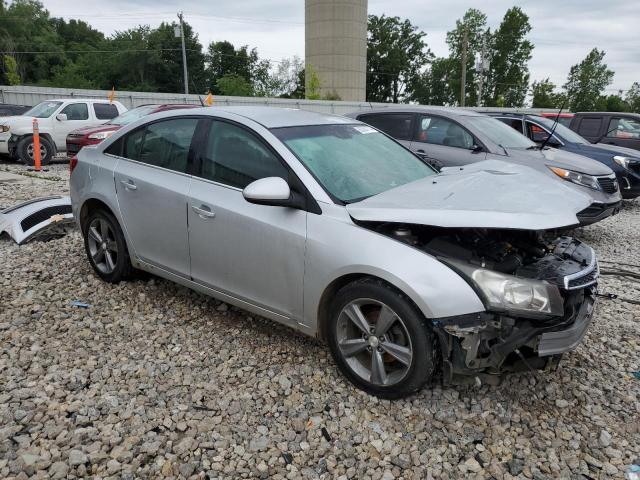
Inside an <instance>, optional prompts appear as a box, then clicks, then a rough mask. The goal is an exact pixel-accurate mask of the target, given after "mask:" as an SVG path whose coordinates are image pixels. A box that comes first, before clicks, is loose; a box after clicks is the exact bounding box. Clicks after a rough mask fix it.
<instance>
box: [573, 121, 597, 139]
mask: <svg viewBox="0 0 640 480" xmlns="http://www.w3.org/2000/svg"><path fill="white" fill-rule="evenodd" d="M601 126H602V119H601V118H596V117H584V118H583V119H582V121H581V122H580V127H579V128H578V133H579V134H580V135H582V136H583V137H597V136H598V135H599V134H600V127H601Z"/></svg>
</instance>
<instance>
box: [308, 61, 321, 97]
mask: <svg viewBox="0 0 640 480" xmlns="http://www.w3.org/2000/svg"><path fill="white" fill-rule="evenodd" d="M305 97H306V98H307V99H309V100H320V77H318V74H317V73H316V70H315V68H313V65H311V64H308V65H307V68H306V69H305Z"/></svg>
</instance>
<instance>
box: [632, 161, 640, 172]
mask: <svg viewBox="0 0 640 480" xmlns="http://www.w3.org/2000/svg"><path fill="white" fill-rule="evenodd" d="M629 169H630V170H631V171H632V172H636V173H638V174H640V162H634V163H630V164H629Z"/></svg>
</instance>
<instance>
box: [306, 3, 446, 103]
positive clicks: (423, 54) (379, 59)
mask: <svg viewBox="0 0 640 480" xmlns="http://www.w3.org/2000/svg"><path fill="white" fill-rule="evenodd" d="M425 36H426V33H424V32H422V31H419V30H418V28H417V27H416V26H414V25H412V24H411V22H409V20H404V21H403V20H400V18H398V17H387V16H385V15H382V16H380V17H378V16H376V15H369V34H368V38H367V59H368V62H367V100H369V101H374V102H388V101H391V102H393V103H398V102H399V101H400V100H401V99H405V98H411V97H412V93H413V92H412V90H413V88H414V87H415V84H416V82H418V81H419V78H420V75H421V71H422V70H423V68H424V67H425V66H426V64H427V63H428V62H429V61H430V60H431V59H432V58H433V54H432V53H431V51H430V50H429V48H428V47H427V44H426V43H425V41H424V37H425ZM307 86H308V83H307Z"/></svg>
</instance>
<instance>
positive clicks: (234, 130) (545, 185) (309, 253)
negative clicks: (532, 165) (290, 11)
mask: <svg viewBox="0 0 640 480" xmlns="http://www.w3.org/2000/svg"><path fill="white" fill-rule="evenodd" d="M71 198H72V204H73V213H74V216H75V218H76V220H77V222H78V224H79V226H80V228H81V229H82V233H83V236H84V243H85V249H86V252H87V256H88V259H89V262H90V263H91V265H92V267H93V268H94V270H95V272H96V274H97V275H98V276H99V277H101V278H102V279H104V280H105V281H108V282H119V281H121V280H124V279H127V278H130V277H131V276H132V275H133V274H134V273H135V270H136V269H140V270H146V271H148V272H152V273H154V274H156V275H159V276H161V277H164V278H166V279H169V280H172V281H174V282H177V283H179V284H182V285H186V286H188V287H190V288H193V289H195V290H197V291H200V292H203V293H205V294H207V295H211V296H214V297H217V298H219V299H222V300H224V301H226V302H229V303H231V304H233V305H236V306H239V307H241V308H243V309H246V310H249V311H251V312H255V313H257V314H260V315H263V316H265V317H268V318H271V319H273V320H275V321H278V322H281V323H284V324H285V325H289V326H290V327H292V328H294V329H297V330H300V331H302V332H304V333H306V334H308V335H314V336H317V337H320V338H321V339H323V340H325V341H326V342H327V343H328V345H329V348H330V350H331V353H332V355H333V358H334V359H335V362H336V364H337V365H338V367H339V369H340V370H341V371H342V373H343V374H344V375H345V376H346V377H347V378H348V379H349V380H350V381H352V382H353V383H354V384H355V385H356V386H358V387H359V388H362V389H363V390H365V391H367V392H369V393H371V394H374V395H378V396H381V397H386V398H398V397H402V396H406V395H409V394H411V393H412V392H415V391H416V390H418V389H420V388H421V387H422V386H423V385H424V384H425V383H426V382H428V381H430V380H432V379H436V378H439V379H442V381H444V383H452V382H465V381H474V382H477V381H478V379H480V380H482V379H487V380H489V379H495V378H496V377H497V376H499V375H500V374H502V373H504V372H511V371H518V370H527V369H531V368H544V367H547V366H550V365H554V366H555V365H557V363H558V360H559V358H560V356H561V354H562V353H563V352H566V351H569V350H572V349H574V348H575V347H576V346H577V345H578V344H579V343H580V341H581V339H582V337H583V335H584V334H585V332H586V331H587V328H588V326H589V323H590V318H591V313H592V311H593V306H594V299H595V296H594V288H595V284H596V281H597V276H598V267H597V262H596V256H595V254H594V252H593V250H592V249H591V248H589V247H588V246H587V245H584V244H583V243H581V242H580V241H578V240H575V239H573V238H569V237H560V238H545V237H544V236H542V235H541V232H543V231H545V230H553V231H556V230H557V229H561V228H563V227H569V226H574V225H576V224H577V223H578V219H577V217H576V214H577V213H578V212H580V211H581V210H583V209H584V208H586V207H587V206H588V205H589V203H590V198H589V196H588V195H584V194H581V193H579V192H575V191H574V190H573V189H571V188H569V187H568V186H566V185H565V184H564V183H561V182H555V181H554V180H553V179H550V178H549V177H547V176H546V175H544V174H541V173H539V172H536V171H533V170H531V169H529V168H527V167H522V166H518V165H513V164H508V163H504V162H498V161H490V162H482V163H477V164H474V165H471V166H469V167H465V168H462V169H455V171H449V172H446V173H440V174H438V173H437V172H435V171H434V169H433V168H432V167H430V166H429V165H428V164H426V163H425V162H423V161H422V160H421V159H419V158H418V157H416V156H414V155H413V154H412V153H411V152H409V151H408V150H407V149H405V148H404V147H403V146H401V145H400V144H398V143H396V142H395V141H394V140H392V139H390V138H389V137H387V136H386V135H384V134H382V133H380V132H378V131H377V130H375V129H374V128H372V127H370V126H367V125H365V124H363V123H360V122H358V121H355V120H351V119H346V118H343V117H335V116H326V115H320V114H315V113H309V112H302V111H299V110H285V109H274V108H260V107H257V108H249V107H236V108H221V107H220V108H204V109H193V110H182V111H180V110H174V111H171V112H163V113H159V114H155V115H152V116H149V117H145V118H143V119H141V120H139V121H138V122H136V123H134V124H131V125H129V126H127V127H125V128H123V129H122V130H119V131H118V132H117V133H116V134H115V135H113V136H112V137H111V138H109V139H107V140H105V141H104V142H102V143H101V144H99V145H97V146H96V147H86V148H83V149H82V150H81V151H80V154H79V156H78V163H77V164H76V165H75V166H74V170H73V172H72V176H71Z"/></svg>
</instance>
